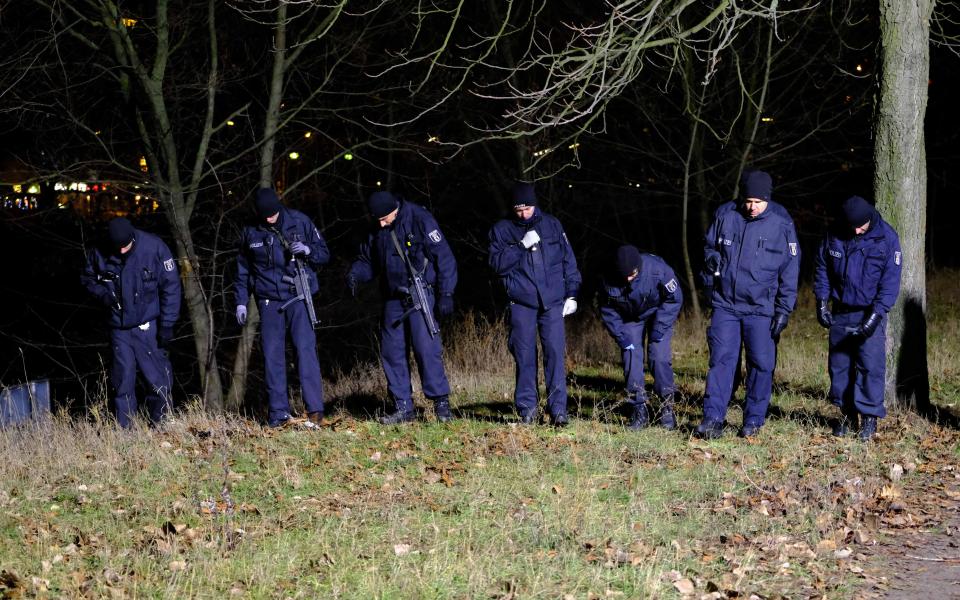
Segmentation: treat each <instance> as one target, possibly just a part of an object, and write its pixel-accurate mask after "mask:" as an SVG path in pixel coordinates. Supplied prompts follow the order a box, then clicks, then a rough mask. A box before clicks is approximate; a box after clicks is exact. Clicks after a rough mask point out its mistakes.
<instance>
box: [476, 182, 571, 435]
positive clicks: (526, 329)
mask: <svg viewBox="0 0 960 600" xmlns="http://www.w3.org/2000/svg"><path fill="white" fill-rule="evenodd" d="M513 213H514V215H515V218H514V219H503V220H501V221H499V222H497V223H496V224H495V225H494V226H493V227H492V228H491V229H490V235H489V237H490V266H491V267H492V268H493V270H494V271H496V273H497V275H498V276H499V277H500V281H501V282H502V283H503V286H504V288H505V289H506V292H507V297H508V299H509V300H510V336H509V340H508V346H509V348H510V353H511V354H513V358H514V360H515V361H516V363H517V368H516V387H515V389H514V394H513V397H514V402H515V403H516V406H517V412H519V413H520V419H521V422H522V423H524V424H532V423H534V422H535V421H536V419H537V404H538V401H537V332H538V331H539V334H540V343H541V345H542V346H543V370H544V374H545V376H546V380H547V382H546V383H547V410H548V411H549V413H550V419H551V421H552V422H553V424H554V425H555V426H558V427H563V426H565V425H567V423H568V422H569V418H568V416H567V382H566V365H565V364H564V352H565V349H566V343H565V340H564V328H563V318H564V317H566V316H568V315H572V314H573V313H574V312H576V310H577V300H576V296H577V292H578V291H579V290H580V281H581V279H580V271H578V270H577V260H576V258H575V257H574V256H573V249H572V248H571V247H570V242H569V240H567V234H566V233H564V231H563V226H561V225H560V221H558V220H557V219H556V218H555V217H553V216H551V215H548V214H546V213H544V212H543V211H541V210H540V208H539V207H538V206H537V197H536V194H535V192H534V187H533V184H531V183H518V184H516V185H515V186H514V188H513Z"/></svg>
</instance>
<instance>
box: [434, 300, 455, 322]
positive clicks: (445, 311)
mask: <svg viewBox="0 0 960 600" xmlns="http://www.w3.org/2000/svg"><path fill="white" fill-rule="evenodd" d="M437 312H438V313H439V314H440V316H441V317H442V318H446V317H449V316H450V315H452V314H453V294H443V295H442V296H440V298H439V299H438V300H437Z"/></svg>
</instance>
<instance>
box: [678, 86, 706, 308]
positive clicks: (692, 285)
mask: <svg viewBox="0 0 960 600" xmlns="http://www.w3.org/2000/svg"><path fill="white" fill-rule="evenodd" d="M701 100H702V98H701ZM700 106H702V104H698V105H697V114H696V115H694V118H693V127H691V129H690V146H689V148H687V160H685V161H684V163H683V218H682V221H683V222H682V224H681V238H682V240H681V242H682V246H683V270H684V272H685V275H686V279H687V288H688V289H689V290H690V302H691V304H692V305H693V316H694V318H695V319H696V320H697V321H698V322H699V321H700V315H701V312H700V297H699V296H698V294H697V283H696V277H695V276H694V273H693V263H692V262H691V261H690V244H689V242H688V239H687V238H688V235H687V233H688V227H687V225H688V224H689V222H690V163H691V161H692V160H693V155H694V153H702V152H703V147H702V145H701V144H700V110H699V109H700ZM697 239H698V240H699V239H700V236H697ZM699 246H700V245H699V244H698V245H697V247H699Z"/></svg>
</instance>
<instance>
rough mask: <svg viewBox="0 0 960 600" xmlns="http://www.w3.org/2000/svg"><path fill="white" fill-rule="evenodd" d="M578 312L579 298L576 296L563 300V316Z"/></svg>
mask: <svg viewBox="0 0 960 600" xmlns="http://www.w3.org/2000/svg"><path fill="white" fill-rule="evenodd" d="M575 312H577V300H576V298H567V299H566V300H564V301H563V313H562V314H563V316H564V317H568V316H570V315H572V314H573V313H575Z"/></svg>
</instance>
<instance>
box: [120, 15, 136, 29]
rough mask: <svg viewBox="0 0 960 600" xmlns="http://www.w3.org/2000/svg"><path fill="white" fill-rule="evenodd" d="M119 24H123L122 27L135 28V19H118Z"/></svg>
mask: <svg viewBox="0 0 960 600" xmlns="http://www.w3.org/2000/svg"><path fill="white" fill-rule="evenodd" d="M120 22H121V23H123V26H124V27H133V26H135V25H136V24H137V20H136V19H131V18H129V17H125V18H122V19H120Z"/></svg>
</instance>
